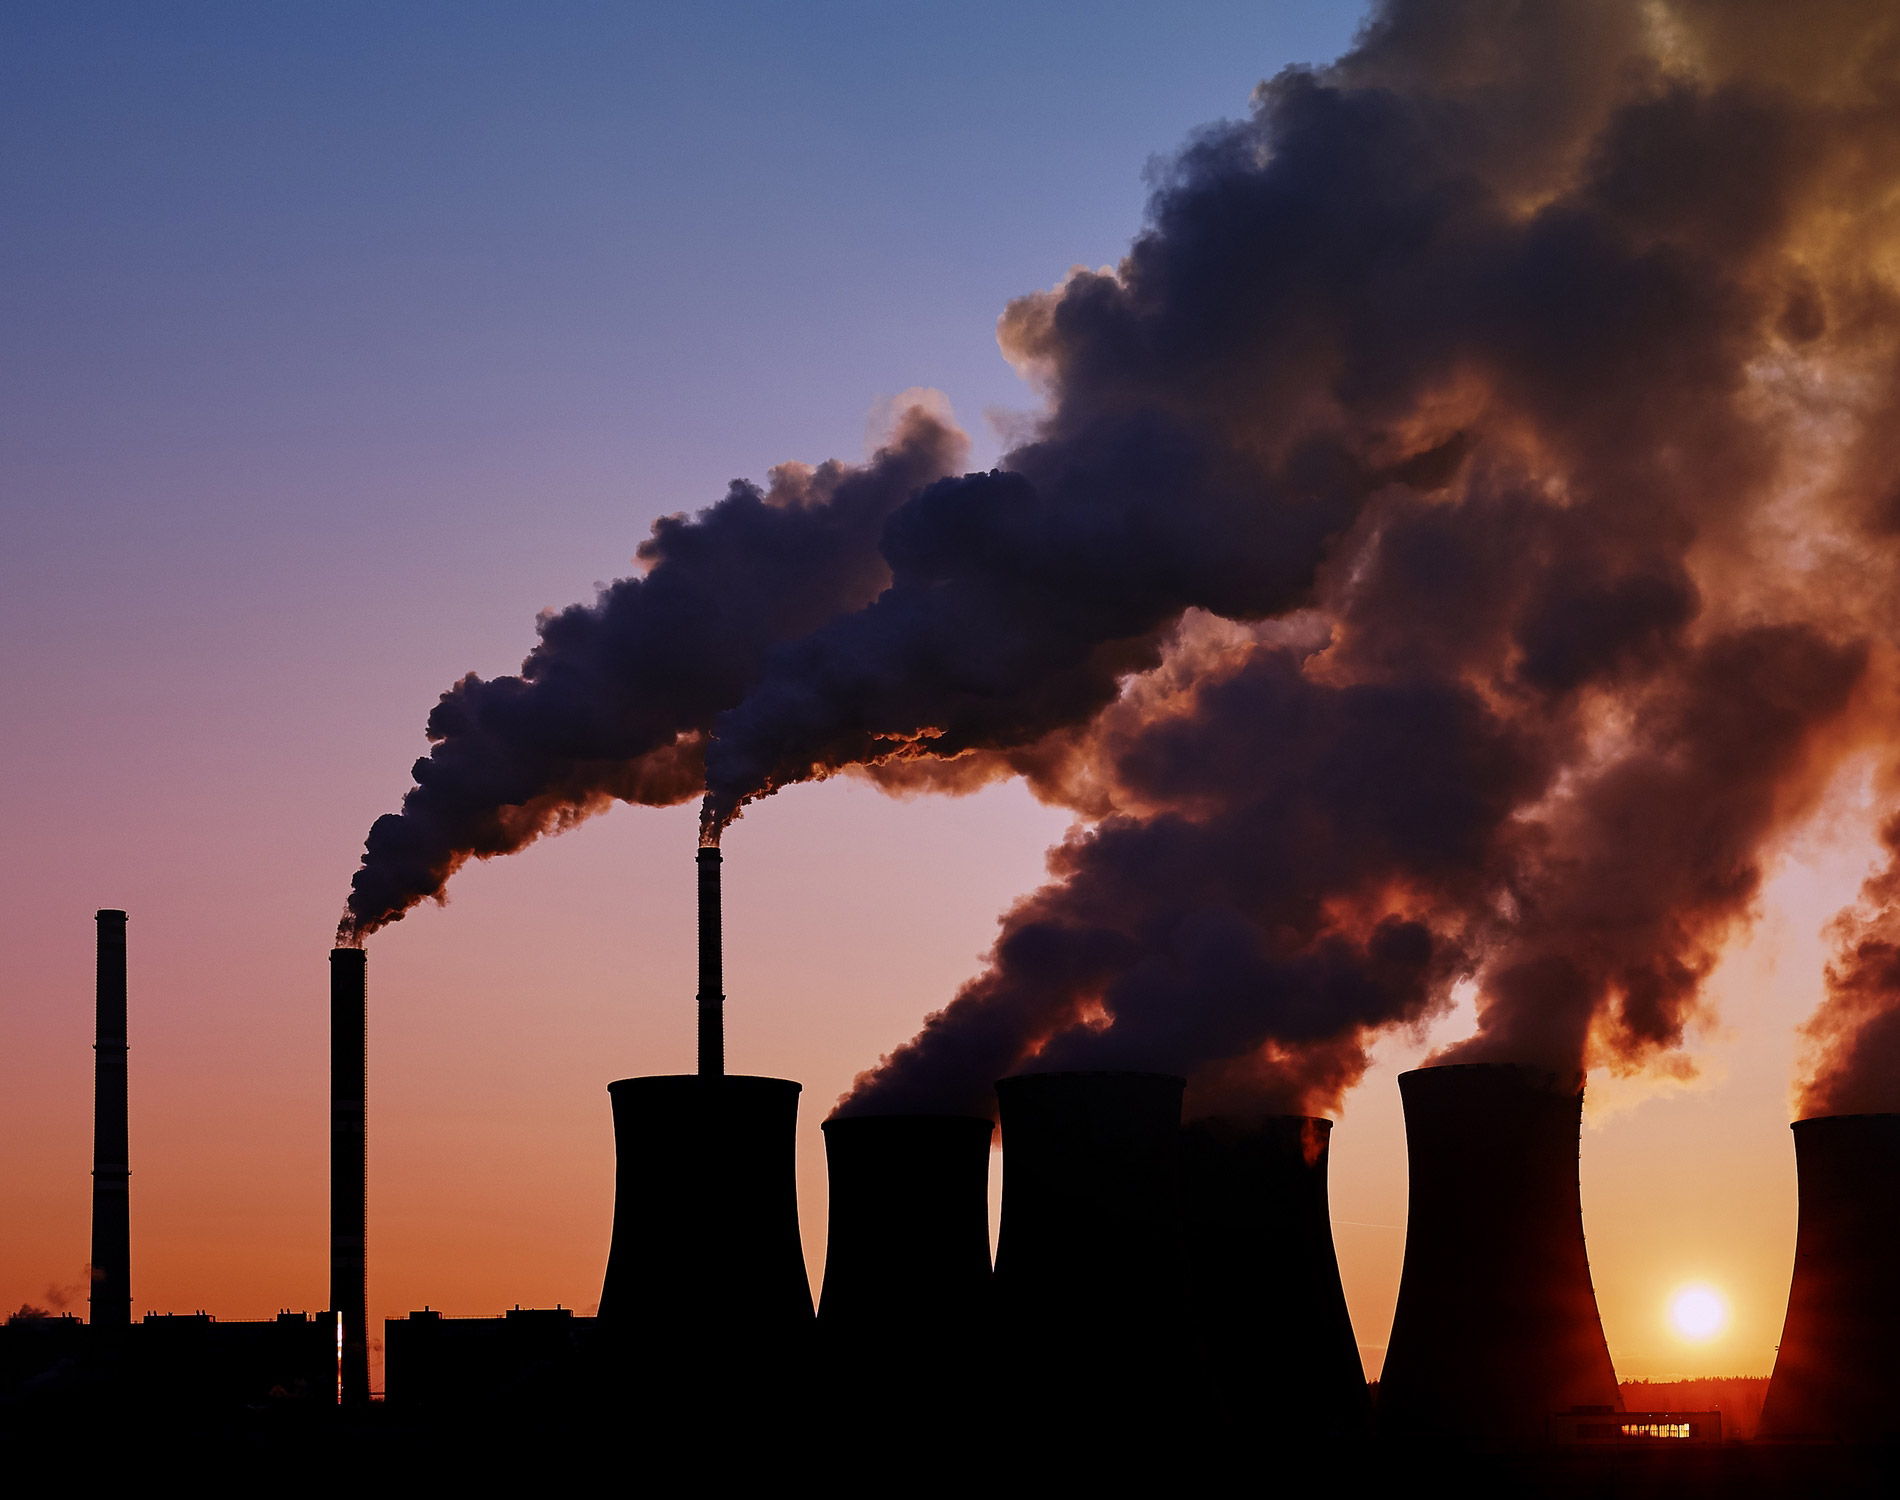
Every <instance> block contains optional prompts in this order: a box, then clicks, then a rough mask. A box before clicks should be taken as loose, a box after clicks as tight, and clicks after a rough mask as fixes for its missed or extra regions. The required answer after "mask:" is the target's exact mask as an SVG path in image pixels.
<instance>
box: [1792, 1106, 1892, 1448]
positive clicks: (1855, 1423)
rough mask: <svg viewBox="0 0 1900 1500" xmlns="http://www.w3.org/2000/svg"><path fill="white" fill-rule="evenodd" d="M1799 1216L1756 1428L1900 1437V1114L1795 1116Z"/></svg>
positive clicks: (1868, 1438)
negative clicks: (1784, 1309) (1783, 1315)
mask: <svg viewBox="0 0 1900 1500" xmlns="http://www.w3.org/2000/svg"><path fill="white" fill-rule="evenodd" d="M1793 1128H1794V1160H1795V1173H1796V1177H1797V1180H1798V1182H1799V1184H1800V1193H1801V1217H1800V1224H1799V1228H1798V1229H1797V1230H1796V1233H1795V1246H1794V1280H1793V1283H1792V1285H1791V1286H1790V1288H1789V1292H1788V1319H1787V1323H1786V1324H1785V1325H1784V1327H1783V1329H1782V1333H1781V1347H1780V1349H1779V1350H1778V1351H1777V1353H1776V1355H1775V1373H1774V1378H1773V1380H1771V1381H1770V1382H1769V1385H1768V1396H1767V1399H1766V1400H1765V1401H1764V1403H1763V1405H1762V1412H1761V1424H1760V1426H1759V1428H1758V1429H1757V1431H1758V1434H1759V1436H1761V1437H1765V1438H1801V1437H1804V1438H1834V1439H1839V1440H1842V1441H1847V1442H1883V1441H1887V1440H1890V1439H1892V1438H1894V1437H1896V1436H1900V1367H1897V1366H1896V1365H1895V1362H1894V1356H1895V1349H1896V1347H1900V1277H1896V1275H1895V1267H1896V1265H1897V1264H1900V1114H1881V1115H1822V1116H1819V1117H1817V1118H1814V1119H1809V1120H1797V1121H1795V1123H1794V1127H1793Z"/></svg>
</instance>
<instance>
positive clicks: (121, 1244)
mask: <svg viewBox="0 0 1900 1500" xmlns="http://www.w3.org/2000/svg"><path fill="white" fill-rule="evenodd" d="M93 920H94V921H95V922H97V924H98V936H97V944H98V969H97V972H96V977H95V980H94V995H95V1003H96V1007H97V1010H96V1015H95V1020H94V1025H95V1028H96V1029H95V1032H94V1042H93V1058H92V1278H91V1279H92V1297H91V1301H92V1323H93V1326H94V1327H98V1328H124V1327H126V1326H127V1325H128V1324H129V1323H130V1322H131V1321H132V1222H131V1196H130V1188H131V1176H132V1169H131V1166H130V1150H131V1147H130V1141H129V1138H128V1137H129V1127H128V1123H127V1116H126V1069H125V1054H126V1041H125V913H124V912H122V911H100V912H97V913H95V914H94V918H93Z"/></svg>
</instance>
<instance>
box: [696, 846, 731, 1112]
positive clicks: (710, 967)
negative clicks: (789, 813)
mask: <svg viewBox="0 0 1900 1500" xmlns="http://www.w3.org/2000/svg"><path fill="white" fill-rule="evenodd" d="M719 864H720V858H719V851H718V850H717V849H712V848H702V849H701V850H700V851H699V1076H700V1077H701V1078H718V1077H720V1076H722V1075H723V1074H724V1073H725V1071H726V994H725V988H726V981H725V972H724V970H725V964H724V959H723V956H722V953H721V937H720V927H719Z"/></svg>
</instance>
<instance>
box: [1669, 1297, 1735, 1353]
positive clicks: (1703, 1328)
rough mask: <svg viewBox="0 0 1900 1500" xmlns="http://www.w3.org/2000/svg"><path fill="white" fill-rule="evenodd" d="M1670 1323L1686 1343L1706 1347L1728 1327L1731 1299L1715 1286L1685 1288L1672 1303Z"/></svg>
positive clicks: (1670, 1302) (1672, 1298)
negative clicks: (1707, 1341) (1687, 1341)
mask: <svg viewBox="0 0 1900 1500" xmlns="http://www.w3.org/2000/svg"><path fill="white" fill-rule="evenodd" d="M1669 1322H1670V1326H1671V1327H1673V1328H1674V1329H1675V1330H1676V1332H1677V1333H1679V1334H1681V1335H1682V1337H1684V1338H1685V1339H1689V1340H1691V1341H1692V1342H1694V1343H1698V1344H1699V1343H1702V1342H1704V1341H1706V1340H1708V1339H1712V1338H1714V1337H1715V1336H1716V1335H1717V1334H1718V1333H1720V1332H1721V1331H1722V1330H1723V1329H1724V1328H1726V1327H1727V1326H1728V1299H1727V1298H1726V1297H1724V1296H1723V1295H1722V1294H1721V1293H1720V1292H1718V1291H1716V1289H1715V1288H1714V1287H1712V1286H1704V1285H1701V1284H1696V1285H1692V1286H1685V1287H1682V1288H1680V1289H1679V1290H1678V1291H1677V1292H1676V1294H1675V1295H1674V1296H1673V1297H1671V1298H1670V1299H1669Z"/></svg>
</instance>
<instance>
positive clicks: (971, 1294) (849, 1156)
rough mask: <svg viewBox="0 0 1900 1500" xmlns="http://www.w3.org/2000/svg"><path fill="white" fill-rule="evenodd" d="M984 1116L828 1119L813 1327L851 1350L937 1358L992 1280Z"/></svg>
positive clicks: (896, 1358) (978, 1309)
mask: <svg viewBox="0 0 1900 1500" xmlns="http://www.w3.org/2000/svg"><path fill="white" fill-rule="evenodd" d="M995 1130H996V1127H995V1126H994V1125H992V1124H991V1123H990V1122H989V1121H988V1120H984V1119H978V1118H973V1117H967V1116H963V1115H856V1116H851V1117H847V1118H844V1119H837V1120H827V1121H825V1124H824V1132H825V1161H826V1164H827V1166H828V1168H829V1172H830V1180H831V1215H830V1232H829V1236H828V1239H827V1246H828V1248H827V1250H826V1252H825V1286H824V1294H823V1296H822V1298H821V1299H820V1301H819V1304H818V1326H819V1329H820V1331H821V1332H822V1333H823V1334H824V1335H825V1341H826V1343H827V1344H828V1345H830V1346H832V1347H833V1348H836V1349H839V1350H842V1351H845V1352H846V1357H847V1358H851V1359H854V1360H855V1359H859V1358H862V1359H864V1360H866V1361H867V1362H868V1363H870V1364H873V1365H876V1366H879V1367H887V1366H888V1365H890V1364H891V1363H893V1362H896V1363H904V1364H909V1363H915V1364H917V1365H918V1366H919V1367H921V1368H933V1369H934V1368H940V1361H941V1360H942V1359H943V1357H944V1356H945V1351H946V1350H947V1348H948V1347H949V1346H950V1345H952V1344H955V1345H958V1346H964V1345H967V1341H968V1339H969V1336H970V1328H971V1326H972V1320H973V1319H975V1318H977V1317H979V1316H980V1315H981V1314H982V1312H983V1310H984V1303H985V1298H986V1294H987V1292H988V1290H989V1281H990V1206H989V1176H990V1137H991V1136H992V1135H993V1134H994V1133H995Z"/></svg>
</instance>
